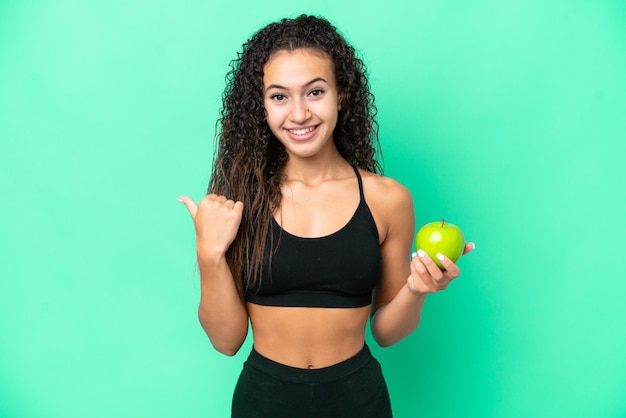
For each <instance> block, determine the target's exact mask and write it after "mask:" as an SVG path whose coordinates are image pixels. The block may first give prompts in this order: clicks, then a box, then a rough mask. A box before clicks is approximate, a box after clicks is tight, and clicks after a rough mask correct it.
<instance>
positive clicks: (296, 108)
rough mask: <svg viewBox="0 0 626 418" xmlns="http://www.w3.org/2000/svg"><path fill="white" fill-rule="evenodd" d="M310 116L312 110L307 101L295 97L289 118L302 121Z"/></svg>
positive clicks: (297, 121)
mask: <svg viewBox="0 0 626 418" xmlns="http://www.w3.org/2000/svg"><path fill="white" fill-rule="evenodd" d="M310 117H311V111H310V110H309V106H308V105H307V103H306V102H305V101H304V100H302V99H300V98H298V99H295V100H294V101H293V104H292V107H291V114H290V115H289V118H290V119H291V120H292V121H293V122H295V123H302V122H305V121H306V120H307V119H309V118H310Z"/></svg>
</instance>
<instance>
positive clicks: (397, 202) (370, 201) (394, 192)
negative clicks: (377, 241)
mask: <svg viewBox="0 0 626 418" xmlns="http://www.w3.org/2000/svg"><path fill="white" fill-rule="evenodd" d="M360 173H361V177H362V178H363V190H364V194H365V201H366V202H367V205H368V206H369V208H370V211H371V212H372V215H373V216H374V219H375V221H376V224H377V225H378V230H379V233H381V238H384V236H386V235H387V231H389V229H390V228H391V227H392V226H393V224H394V223H397V222H401V223H408V224H410V223H412V222H413V217H414V216H413V197H412V196H411V192H410V191H409V189H408V188H406V187H405V186H404V185H403V184H401V183H400V182H398V181H397V180H394V179H392V178H391V177H385V176H382V175H379V174H375V173H370V172H367V171H360ZM383 240H384V239H383Z"/></svg>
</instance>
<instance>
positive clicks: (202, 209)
mask: <svg viewBox="0 0 626 418" xmlns="http://www.w3.org/2000/svg"><path fill="white" fill-rule="evenodd" d="M178 200H179V201H181V202H182V203H183V204H184V205H185V206H186V207H187V210H188V211H189V214H190V215H191V219H192V220H193V223H194V226H195V229H196V245H197V250H198V257H199V258H200V257H202V256H209V257H210V256H211V255H213V256H222V255H224V254H225V253H226V250H227V249H228V247H229V246H230V244H232V242H233V241H234V240H235V237H236V236H237V231H238V230H239V225H240V224H241V216H242V214H243V202H240V201H237V202H235V201H233V200H230V199H228V198H226V197H225V196H218V195H216V194H213V193H211V194H208V195H206V196H205V197H204V198H203V199H202V200H201V201H200V203H198V204H196V203H195V202H194V200H193V199H192V198H190V197H189V196H180V197H179V198H178Z"/></svg>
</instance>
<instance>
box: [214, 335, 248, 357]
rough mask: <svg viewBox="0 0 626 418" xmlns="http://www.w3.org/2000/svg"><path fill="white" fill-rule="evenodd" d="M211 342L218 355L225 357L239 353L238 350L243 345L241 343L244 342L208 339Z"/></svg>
mask: <svg viewBox="0 0 626 418" xmlns="http://www.w3.org/2000/svg"><path fill="white" fill-rule="evenodd" d="M209 340H210V341H211V345H212V346H213V348H214V349H215V351H217V352H218V353H220V354H224V355H225V356H228V357H232V356H234V355H235V354H237V353H238V352H239V349H240V348H241V346H242V345H243V341H244V340H245V338H244V340H239V339H238V340H233V341H223V340H222V341H218V340H213V339H211V338H209Z"/></svg>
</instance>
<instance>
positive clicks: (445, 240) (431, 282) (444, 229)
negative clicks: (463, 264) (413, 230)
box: [407, 219, 476, 294]
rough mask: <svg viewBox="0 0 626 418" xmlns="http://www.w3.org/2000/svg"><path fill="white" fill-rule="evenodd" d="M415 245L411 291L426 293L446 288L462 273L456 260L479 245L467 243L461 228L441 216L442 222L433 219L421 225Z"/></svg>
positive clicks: (410, 282) (410, 279)
mask: <svg viewBox="0 0 626 418" xmlns="http://www.w3.org/2000/svg"><path fill="white" fill-rule="evenodd" d="M416 247H417V248H418V250H417V252H416V253H414V254H413V257H412V258H411V266H410V268H411V275H410V276H409V278H408V280H407V282H408V286H409V290H410V291H411V292H413V293H417V294H427V293H435V292H438V291H440V290H444V289H446V288H447V287H448V285H449V284H450V282H451V281H452V280H454V279H455V278H457V277H458V276H459V275H460V274H461V270H460V269H459V267H458V266H457V265H456V264H455V262H456V261H457V260H458V259H459V258H460V256H461V255H465V254H467V253H469V252H470V251H472V250H473V249H474V248H475V247H476V246H475V245H474V243H465V242H464V237H463V232H462V231H461V229H460V228H459V227H457V226H456V225H452V224H446V223H445V221H444V220H443V219H442V220H441V222H440V223H439V222H432V223H429V224H426V225H424V226H423V227H422V228H420V230H419V232H418V233H417V236H416ZM431 256H432V257H431ZM434 258H436V260H435V259H434Z"/></svg>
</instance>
